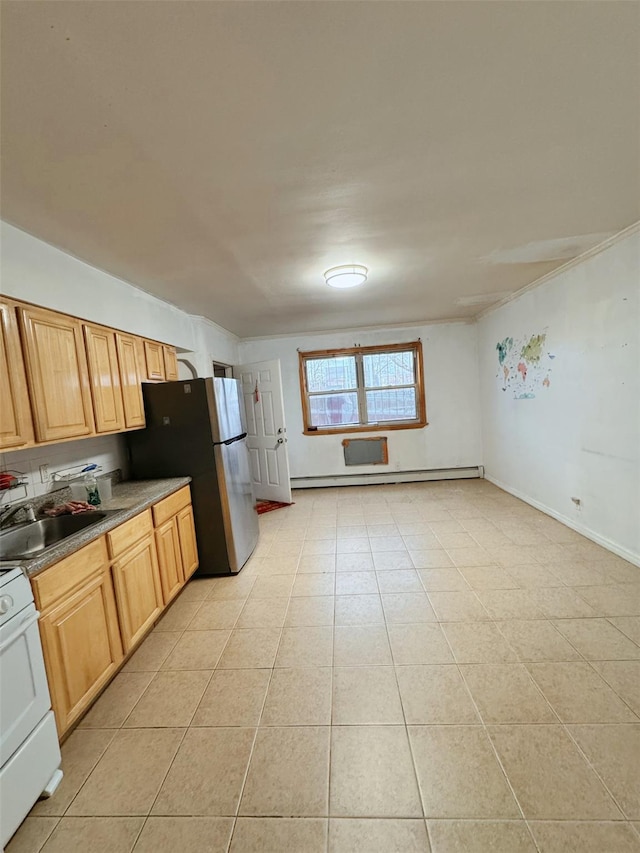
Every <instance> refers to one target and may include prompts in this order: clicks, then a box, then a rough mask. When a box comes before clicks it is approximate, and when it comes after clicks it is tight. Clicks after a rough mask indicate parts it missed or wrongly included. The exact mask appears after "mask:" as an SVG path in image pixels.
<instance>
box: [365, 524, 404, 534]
mask: <svg viewBox="0 0 640 853" xmlns="http://www.w3.org/2000/svg"><path fill="white" fill-rule="evenodd" d="M398 534H399V530H398V526H397V524H396V523H395V522H389V523H387V524H367V536H397V535H398Z"/></svg>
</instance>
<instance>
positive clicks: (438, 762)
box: [7, 480, 640, 853]
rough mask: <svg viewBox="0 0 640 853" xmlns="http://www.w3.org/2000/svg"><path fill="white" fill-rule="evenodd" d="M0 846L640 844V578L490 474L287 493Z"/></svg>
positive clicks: (182, 606)
mask: <svg viewBox="0 0 640 853" xmlns="http://www.w3.org/2000/svg"><path fill="white" fill-rule="evenodd" d="M260 526H261V539H260V544H259V546H258V549H257V551H256V553H255V555H254V556H253V557H252V559H251V560H250V562H249V563H248V564H247V566H246V567H245V568H244V569H243V571H242V573H241V574H240V575H239V576H238V577H235V578H224V579H222V578H212V579H203V580H195V581H192V582H191V583H190V584H189V585H188V586H187V587H186V589H185V590H184V592H183V593H182V595H181V596H180V597H179V599H178V600H177V601H176V602H175V604H174V605H173V606H172V607H171V609H170V610H169V611H168V613H167V614H166V615H165V617H164V618H163V619H162V621H161V622H160V623H159V624H158V625H157V626H156V628H155V629H154V631H153V633H151V634H150V635H149V636H148V638H147V639H146V640H145V641H144V643H143V644H142V646H141V647H140V649H139V650H138V651H137V652H136V653H135V655H134V656H133V657H132V658H131V659H130V660H129V661H128V663H127V664H126V666H125V667H124V668H123V670H122V671H121V673H120V674H119V675H118V676H117V677H116V679H115V680H114V681H113V682H112V684H111V685H110V686H109V688H108V689H107V691H106V692H105V693H104V694H103V696H102V697H101V698H100V699H99V700H98V702H97V703H96V704H95V705H94V707H93V708H92V710H91V711H90V712H89V714H87V716H86V717H85V718H84V720H83V721H82V723H81V725H80V726H79V727H78V728H77V729H76V731H75V732H74V733H73V734H72V735H71V737H70V738H69V739H68V740H67V742H66V743H65V744H64V746H63V767H64V771H65V778H64V782H63V783H62V785H61V787H60V789H59V791H58V792H57V793H56V795H55V796H54V797H52V798H51V799H50V800H48V801H44V802H40V803H38V804H37V805H36V806H35V807H34V809H33V811H32V812H31V815H30V817H29V818H28V819H27V820H26V821H25V823H24V824H23V826H22V827H21V829H20V830H19V832H18V833H17V834H16V836H15V837H14V839H13V840H12V842H11V843H10V844H9V847H8V850H7V853H36V851H42V852H43V853H76V851H82V853H87V851H89V853H102V851H104V852H105V853H107V851H108V853H130V851H132V850H134V851H135V853H151V851H153V853H173V851H175V850H180V851H182V853H192V851H193V853H196V851H207V852H208V853H216V852H217V851H220V853H222V851H230V853H241V851H260V853H271V851H273V853H283V851H291V853H316V851H318V853H320V851H332V853H345V851H357V853H369V851H370V852H371V853H375V851H380V853H392V851H403V853H404V851H433V853H453V851H464V853H485V851H493V853H534V851H539V853H571V851H579V853H632V851H636V853H638V851H640V569H638V568H636V567H635V566H632V565H630V564H629V563H627V562H625V561H624V560H622V559H620V558H618V557H616V556H614V555H613V554H611V553H609V552H607V551H605V550H603V549H602V548H600V547H599V546H597V545H595V544H594V543H592V542H590V541H589V540H587V539H584V538H583V537H581V536H579V535H578V534H576V533H575V532H573V531H572V530H570V529H568V528H567V527H564V526H563V525H561V524H559V523H558V522H556V521H554V520H552V519H551V518H549V517H547V516H545V515H543V514H541V513H539V512H537V511H536V510H534V509H532V508H531V507H529V506H527V505H525V504H523V503H522V502H520V501H518V500H516V499H515V498H512V497H511V496H509V495H507V494H505V493H504V492H502V491H500V490H499V489H497V488H495V487H494V486H492V485H490V484H489V483H487V482H486V481H481V480H471V481H458V482H448V483H428V484H415V485H403V486H393V487H385V486H371V487H367V488H350V489H331V490H322V491H320V490H317V491H313V490H311V491H306V492H298V493H296V494H295V505H294V506H292V507H290V508H287V509H282V510H279V511H276V512H272V513H269V514H266V515H263V516H261V518H260Z"/></svg>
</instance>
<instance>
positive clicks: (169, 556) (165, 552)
mask: <svg viewBox="0 0 640 853" xmlns="http://www.w3.org/2000/svg"><path fill="white" fill-rule="evenodd" d="M156 547H157V549H158V565H159V567H160V582H161V584H162V595H163V598H164V603H165V604H168V603H169V602H170V601H171V599H172V598H174V597H175V596H176V595H177V594H178V593H179V592H180V590H181V589H182V586H183V584H184V573H183V571H182V554H181V552H180V540H179V538H178V524H177V521H176V519H175V518H170V519H169V521H166V522H165V523H164V524H163V525H162V526H161V527H158V528H156Z"/></svg>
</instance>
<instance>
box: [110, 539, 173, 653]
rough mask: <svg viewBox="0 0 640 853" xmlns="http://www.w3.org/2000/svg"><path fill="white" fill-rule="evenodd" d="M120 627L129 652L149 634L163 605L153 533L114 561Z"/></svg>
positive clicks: (126, 649)
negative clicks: (148, 631)
mask: <svg viewBox="0 0 640 853" xmlns="http://www.w3.org/2000/svg"><path fill="white" fill-rule="evenodd" d="M113 580H114V583H115V588H116V600H117V602H118V613H119V614H120V628H121V633H122V642H123V644H124V650H125V652H128V651H129V650H130V649H132V648H133V647H134V646H135V645H136V644H137V643H138V642H139V641H140V640H141V639H142V638H143V637H144V635H145V634H146V632H147V630H148V629H149V628H150V627H151V626H152V625H153V623H154V621H155V620H156V619H157V618H158V616H159V615H160V612H161V611H162V608H163V601H162V587H161V584H160V572H159V570H158V559H157V557H156V548H155V543H154V539H153V535H150V536H146V537H145V538H144V539H143V540H142V541H140V542H138V544H137V545H135V546H134V547H133V548H131V550H130V551H127V552H126V553H125V554H123V556H122V557H121V558H120V559H119V560H117V561H116V562H114V564H113Z"/></svg>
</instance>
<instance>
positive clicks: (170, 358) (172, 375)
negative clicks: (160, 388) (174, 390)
mask: <svg viewBox="0 0 640 853" xmlns="http://www.w3.org/2000/svg"><path fill="white" fill-rule="evenodd" d="M162 352H163V354H164V378H165V379H166V380H167V382H175V381H176V380H177V378H178V357H177V355H176V349H175V347H167V346H163V347H162Z"/></svg>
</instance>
